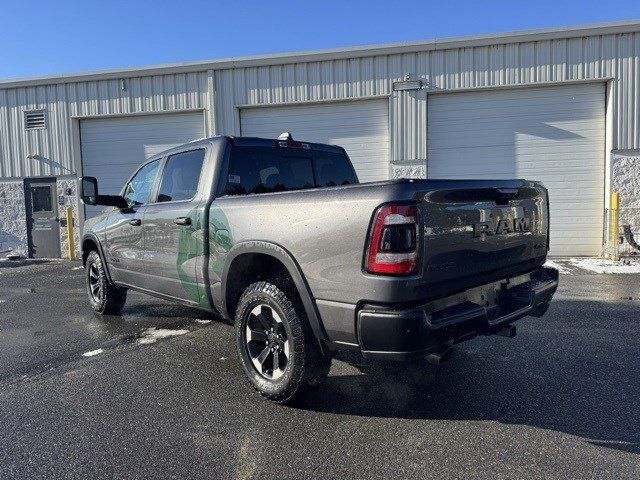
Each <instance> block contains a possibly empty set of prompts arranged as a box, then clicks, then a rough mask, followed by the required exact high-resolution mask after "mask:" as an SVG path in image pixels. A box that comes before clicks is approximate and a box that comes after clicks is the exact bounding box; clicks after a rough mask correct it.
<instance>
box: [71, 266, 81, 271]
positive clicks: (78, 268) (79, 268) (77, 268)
mask: <svg viewBox="0 0 640 480" xmlns="http://www.w3.org/2000/svg"><path fill="white" fill-rule="evenodd" d="M83 269H84V267H73V268H72V269H71V270H83Z"/></svg>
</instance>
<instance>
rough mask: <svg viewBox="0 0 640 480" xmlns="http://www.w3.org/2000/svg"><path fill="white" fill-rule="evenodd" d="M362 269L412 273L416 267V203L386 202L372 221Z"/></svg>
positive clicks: (399, 273) (389, 273)
mask: <svg viewBox="0 0 640 480" xmlns="http://www.w3.org/2000/svg"><path fill="white" fill-rule="evenodd" d="M366 258H367V262H366V266H365V269H366V270H367V272H369V273H373V274H376V275H411V274H414V273H416V270H417V267H418V207H417V205H385V206H382V207H380V208H379V209H378V211H377V212H376V214H375V219H374V221H373V227H372V228H371V233H370V236H369V246H368V249H367V257H366Z"/></svg>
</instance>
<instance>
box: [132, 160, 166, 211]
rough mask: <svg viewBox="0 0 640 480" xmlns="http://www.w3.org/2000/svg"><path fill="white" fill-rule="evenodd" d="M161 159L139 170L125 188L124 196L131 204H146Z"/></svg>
mask: <svg viewBox="0 0 640 480" xmlns="http://www.w3.org/2000/svg"><path fill="white" fill-rule="evenodd" d="M158 165H159V161H158V160H154V161H153V162H151V163H147V164H146V165H145V166H144V167H142V168H141V169H140V170H138V173H136V174H135V176H134V177H133V178H132V179H131V181H130V182H129V183H128V184H127V186H126V188H125V190H124V198H125V200H126V201H127V203H128V204H129V206H131V207H134V206H136V205H144V204H145V203H147V202H148V201H149V195H150V194H151V190H153V182H154V180H155V179H156V173H158Z"/></svg>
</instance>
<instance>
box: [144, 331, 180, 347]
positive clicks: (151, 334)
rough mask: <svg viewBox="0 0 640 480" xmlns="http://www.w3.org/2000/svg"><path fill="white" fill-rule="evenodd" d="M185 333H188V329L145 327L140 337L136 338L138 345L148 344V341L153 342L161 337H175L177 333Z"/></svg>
mask: <svg viewBox="0 0 640 480" xmlns="http://www.w3.org/2000/svg"><path fill="white" fill-rule="evenodd" d="M185 333H189V330H185V329H179V330H170V329H168V328H153V327H152V328H147V329H146V330H145V331H144V332H142V334H141V335H140V338H138V344H139V345H148V344H150V343H155V342H157V341H158V340H159V339H161V338H168V337H175V336H177V335H184V334H185Z"/></svg>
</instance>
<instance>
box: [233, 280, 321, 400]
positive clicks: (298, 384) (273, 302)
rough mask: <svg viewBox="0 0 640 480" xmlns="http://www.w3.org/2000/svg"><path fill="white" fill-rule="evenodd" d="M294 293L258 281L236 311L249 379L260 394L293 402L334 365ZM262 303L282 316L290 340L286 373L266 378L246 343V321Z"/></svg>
mask: <svg viewBox="0 0 640 480" xmlns="http://www.w3.org/2000/svg"><path fill="white" fill-rule="evenodd" d="M291 296H293V295H291V293H289V295H287V294H285V292H284V291H283V290H281V289H280V288H279V286H277V285H276V284H275V283H271V282H256V283H254V284H252V285H250V286H249V287H247V288H246V290H245V291H244V293H243V294H242V296H241V297H240V301H239V303H238V307H237V309H236V315H235V329H236V344H237V347H238V353H239V356H240V361H241V363H242V367H243V369H244V371H245V373H246V375H247V377H248V379H249V382H250V383H251V385H252V386H253V387H254V388H255V389H256V390H257V391H258V392H259V393H260V395H262V396H263V397H265V398H268V399H269V400H271V401H273V402H276V403H280V404H285V403H292V402H294V401H295V400H296V399H298V398H300V397H301V395H302V394H303V393H304V392H305V391H308V390H309V389H312V388H316V387H317V386H319V385H320V384H321V383H322V382H323V381H324V380H325V379H326V377H327V375H328V373H329V369H330V368H331V358H330V357H328V356H326V355H324V354H323V353H322V351H321V350H320V345H319V344H318V341H317V340H316V338H315V336H314V334H313V331H312V330H311V327H310V325H309V322H308V320H307V317H306V314H305V312H304V309H303V308H301V306H297V307H296V306H294V303H293V302H292V301H291V298H290V297H291ZM294 301H295V300H294ZM259 305H267V306H268V307H270V308H271V309H272V310H273V311H274V312H275V313H276V314H277V315H278V316H279V318H280V319H281V321H282V324H283V326H284V329H285V331H286V336H287V340H288V341H289V342H290V344H289V357H288V359H287V364H286V366H285V368H284V373H283V374H282V376H281V377H279V378H277V379H273V378H265V376H263V375H262V374H261V373H259V372H258V370H257V369H256V367H255V366H254V363H253V361H252V360H251V358H250V353H249V349H248V346H247V334H246V333H245V332H246V327H247V321H248V320H249V317H250V315H251V311H252V310H253V309H254V308H255V307H257V306H259Z"/></svg>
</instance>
